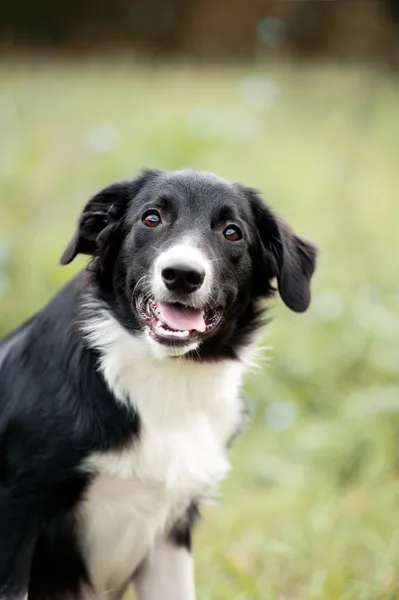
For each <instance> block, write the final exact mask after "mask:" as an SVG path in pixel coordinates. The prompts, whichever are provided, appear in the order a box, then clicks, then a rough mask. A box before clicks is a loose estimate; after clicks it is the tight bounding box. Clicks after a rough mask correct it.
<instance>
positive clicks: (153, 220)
mask: <svg viewBox="0 0 399 600" xmlns="http://www.w3.org/2000/svg"><path fill="white" fill-rule="evenodd" d="M142 221H143V223H144V225H147V227H158V225H160V224H161V223H162V221H161V217H160V214H159V213H158V212H157V211H156V210H150V211H148V212H146V213H144V215H143V218H142Z"/></svg>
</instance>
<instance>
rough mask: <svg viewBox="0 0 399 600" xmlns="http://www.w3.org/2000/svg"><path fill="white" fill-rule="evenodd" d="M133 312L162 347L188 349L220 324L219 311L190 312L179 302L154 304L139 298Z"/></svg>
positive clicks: (196, 310)
mask: <svg viewBox="0 0 399 600" xmlns="http://www.w3.org/2000/svg"><path fill="white" fill-rule="evenodd" d="M136 309H137V313H138V315H139V316H140V318H141V320H142V321H143V322H144V323H145V324H146V325H147V326H148V327H149V328H150V332H151V335H152V336H153V337H154V338H155V339H156V340H157V341H158V342H161V343H163V344H169V345H170V344H173V345H180V346H184V345H188V344H190V343H192V342H193V341H196V340H199V339H201V337H205V336H207V335H209V334H210V333H211V332H212V331H213V330H214V329H215V328H216V327H217V325H218V324H219V323H220V320H221V318H222V311H221V309H220V308H216V309H205V310H202V309H199V308H193V307H192V306H188V305H185V304H180V303H179V302H173V303H172V302H160V301H159V302H158V301H156V300H155V299H154V298H148V297H146V298H145V297H144V296H142V295H139V296H138V297H137V299H136Z"/></svg>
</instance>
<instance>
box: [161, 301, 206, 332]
mask: <svg viewBox="0 0 399 600" xmlns="http://www.w3.org/2000/svg"><path fill="white" fill-rule="evenodd" d="M158 309H159V315H158V316H159V319H160V321H163V322H164V323H166V325H167V326H168V327H170V328H171V329H175V330H176V331H185V330H186V329H188V330H189V331H191V330H193V329H196V330H197V331H205V329H206V326H205V321H204V311H203V310H199V309H196V308H186V307H184V306H176V305H174V304H167V303H165V302H158Z"/></svg>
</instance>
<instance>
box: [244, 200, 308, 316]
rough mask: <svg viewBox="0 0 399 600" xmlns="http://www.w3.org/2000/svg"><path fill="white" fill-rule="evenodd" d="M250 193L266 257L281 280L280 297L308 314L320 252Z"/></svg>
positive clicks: (289, 304)
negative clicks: (313, 276) (311, 289)
mask: <svg viewBox="0 0 399 600" xmlns="http://www.w3.org/2000/svg"><path fill="white" fill-rule="evenodd" d="M247 194H249V196H250V201H251V205H252V210H253V214H254V217H255V222H256V226H257V230H258V235H259V237H260V241H261V245H262V249H263V252H264V253H265V254H264V256H265V259H266V261H268V263H269V269H270V272H271V273H272V274H273V275H274V276H275V277H276V278H277V285H278V291H279V293H280V296H281V298H282V300H283V301H284V303H285V304H286V305H287V306H288V308H290V309H291V310H293V311H295V312H304V311H305V310H306V309H307V308H308V306H309V304H310V296H311V293H310V281H311V278H312V275H313V273H314V270H315V268H316V256H317V250H316V248H315V246H313V244H311V243H310V242H308V241H306V240H304V239H302V238H300V237H298V236H297V235H295V233H294V232H293V231H292V229H291V227H289V225H287V223H285V222H284V221H283V220H281V219H280V218H278V217H277V216H276V215H274V214H273V212H272V211H271V210H270V209H269V208H268V207H267V206H266V204H265V203H264V202H263V201H262V200H261V199H260V197H259V196H258V194H257V193H256V191H254V190H247ZM270 263H271V267H270Z"/></svg>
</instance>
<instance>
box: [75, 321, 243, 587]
mask: <svg viewBox="0 0 399 600" xmlns="http://www.w3.org/2000/svg"><path fill="white" fill-rule="evenodd" d="M112 327H113V330H112V336H110V335H108V338H106V337H105V338H104V337H102V342H103V343H102V346H103V349H102V350H103V359H102V364H101V366H102V370H103V372H104V375H105V378H106V380H107V382H108V385H109V386H110V388H111V389H112V390H113V392H114V394H115V396H116V397H117V398H118V399H119V401H120V402H129V403H133V405H134V406H135V408H136V409H137V410H138V412H139V415H140V419H141V423H142V431H141V435H140V439H139V440H137V441H136V442H135V443H134V444H133V445H132V447H131V448H127V449H125V450H124V451H123V452H119V453H112V454H111V453H107V454H101V455H93V456H92V457H91V458H90V459H89V461H87V463H86V464H85V465H84V468H85V469H87V470H90V471H91V472H93V473H95V474H96V476H95V478H94V480H93V483H92V485H91V487H90V488H89V490H88V493H87V495H86V498H85V501H84V502H83V504H82V506H81V510H80V517H81V523H82V531H83V540H84V541H83V544H84V548H83V550H84V553H85V555H86V560H87V561H88V564H89V569H90V574H91V579H92V581H93V583H94V585H95V587H96V590H97V591H98V592H99V593H103V592H105V591H111V590H117V589H118V588H119V587H120V586H122V585H123V584H124V583H125V582H126V581H127V579H128V578H129V576H130V575H131V574H132V572H133V571H134V570H135V568H137V566H138V565H139V564H140V562H141V561H142V560H143V559H144V558H145V556H146V555H147V554H148V553H149V551H150V550H151V547H152V545H153V543H154V541H155V540H156V538H157V537H158V536H161V535H162V534H163V533H164V532H165V531H167V529H168V527H170V525H171V524H173V522H174V521H175V520H176V519H177V518H179V517H180V516H181V515H182V513H183V512H184V509H185V508H187V506H188V505H189V503H190V501H191V500H193V499H200V498H201V497H204V496H206V495H207V494H209V493H210V492H211V491H212V489H214V487H215V486H216V485H217V483H218V482H219V481H220V480H221V479H222V478H223V477H224V476H225V474H226V473H227V471H228V468H229V465H228V462H227V458H226V450H225V448H226V443H227V441H228V439H229V438H230V436H231V435H232V434H233V433H234V432H235V430H236V429H237V427H239V424H240V420H241V414H242V408H241V401H240V399H239V387H240V383H241V379H242V374H243V367H242V365H241V364H240V363H239V362H238V361H224V362H220V363H209V364H204V363H193V362H191V361H187V360H185V359H184V358H179V359H176V358H167V357H165V358H162V359H154V358H153V357H151V356H150V355H149V354H148V351H146V350H145V348H146V347H147V343H146V342H145V341H144V340H143V339H137V338H133V337H132V336H130V335H129V334H127V333H126V332H125V331H123V330H122V329H121V328H120V326H119V325H117V324H116V323H115V322H114V323H113V326H112ZM92 332H93V330H91V333H92ZM109 332H110V330H108V333H109ZM111 337H112V340H111ZM97 339H98V338H97ZM104 340H105V341H106V342H107V344H106V345H104ZM116 341H118V343H115V342H116ZM144 354H145V355H144Z"/></svg>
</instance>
